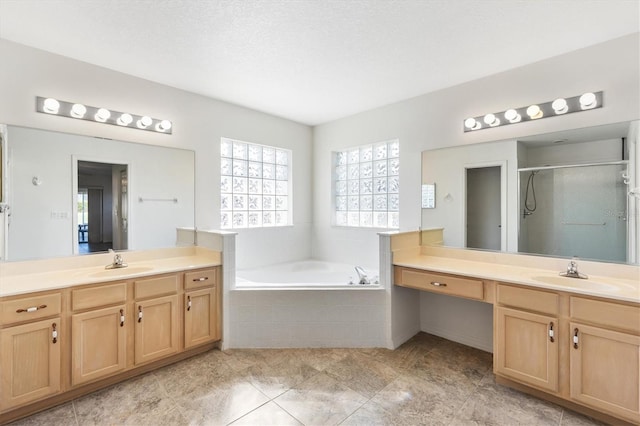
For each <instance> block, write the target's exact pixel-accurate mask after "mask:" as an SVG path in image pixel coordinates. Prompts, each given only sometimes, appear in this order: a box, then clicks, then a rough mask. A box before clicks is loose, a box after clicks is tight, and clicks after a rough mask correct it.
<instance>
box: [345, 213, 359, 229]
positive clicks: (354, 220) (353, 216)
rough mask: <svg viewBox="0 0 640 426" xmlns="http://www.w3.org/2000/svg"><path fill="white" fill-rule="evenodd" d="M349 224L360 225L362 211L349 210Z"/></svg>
mask: <svg viewBox="0 0 640 426" xmlns="http://www.w3.org/2000/svg"><path fill="white" fill-rule="evenodd" d="M347 225H348V226H360V213H358V212H349V213H348V215H347Z"/></svg>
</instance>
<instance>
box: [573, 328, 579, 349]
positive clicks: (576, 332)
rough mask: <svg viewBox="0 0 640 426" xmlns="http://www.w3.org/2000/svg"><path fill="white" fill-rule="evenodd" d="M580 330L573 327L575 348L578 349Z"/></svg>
mask: <svg viewBox="0 0 640 426" xmlns="http://www.w3.org/2000/svg"><path fill="white" fill-rule="evenodd" d="M578 332H579V330H578V329H577V328H574V329H573V349H578Z"/></svg>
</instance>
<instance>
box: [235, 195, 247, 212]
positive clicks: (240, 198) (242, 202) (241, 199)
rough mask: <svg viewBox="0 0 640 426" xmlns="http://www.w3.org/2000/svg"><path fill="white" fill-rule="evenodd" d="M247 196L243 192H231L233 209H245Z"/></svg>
mask: <svg viewBox="0 0 640 426" xmlns="http://www.w3.org/2000/svg"><path fill="white" fill-rule="evenodd" d="M246 209H247V196H246V195H243V194H233V210H246Z"/></svg>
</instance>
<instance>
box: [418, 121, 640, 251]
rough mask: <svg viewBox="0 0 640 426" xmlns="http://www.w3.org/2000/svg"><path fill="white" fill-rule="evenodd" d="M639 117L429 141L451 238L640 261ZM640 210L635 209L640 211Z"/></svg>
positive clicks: (430, 221)
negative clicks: (449, 142)
mask: <svg viewBox="0 0 640 426" xmlns="http://www.w3.org/2000/svg"><path fill="white" fill-rule="evenodd" d="M638 126H639V122H638V121H633V122H621V123H613V124H609V125H602V126H595V127H588V128H581V129H574V130H567V131H562V132H555V133H549V134H544V135H533V136H526V137H519V138H516V139H510V140H502V141H494V142H485V143H480V144H474V145H465V146H455V147H449V148H441V149H435V150H428V151H424V152H423V153H422V183H423V184H426V183H435V184H436V185H437V186H438V192H437V196H436V202H435V206H436V208H434V209H422V216H421V219H422V220H421V222H422V228H423V229H429V228H444V245H446V246H450V247H459V248H471V249H483V250H500V251H508V252H520V253H526V254H540V255H545V256H558V257H572V256H577V257H579V258H583V259H591V260H599V261H606V262H624V263H638V257H637V256H638V246H639V244H640V241H638V235H639V233H638V230H637V226H638V213H637V212H638V208H639V206H640V199H638V197H637V196H634V195H632V194H629V193H630V191H632V190H633V189H634V182H637V181H636V180H635V178H634V173H637V162H638V155H639V154H638V152H637V142H635V140H636V139H634V138H638ZM633 212H636V213H635V214H634V213H633Z"/></svg>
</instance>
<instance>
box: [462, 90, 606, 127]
mask: <svg viewBox="0 0 640 426" xmlns="http://www.w3.org/2000/svg"><path fill="white" fill-rule="evenodd" d="M603 93H604V92H587V93H583V94H582V95H579V96H573V97H571V98H558V99H555V100H553V101H550V102H545V103H541V104H532V105H529V106H525V107H521V108H511V109H508V110H506V111H501V112H495V113H489V114H485V115H479V116H477V117H469V118H467V119H466V120H464V122H463V123H462V128H463V130H464V132H465V133H466V132H474V131H476V130H482V129H489V128H491V127H499V126H506V125H509V124H516V123H520V122H523V121H533V120H538V119H540V118H547V117H556V116H558V115H563V114H570V113H572V112H581V111H586V110H589V109H596V108H602V105H603V103H602V98H603Z"/></svg>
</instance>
